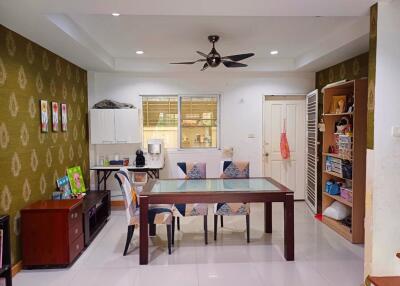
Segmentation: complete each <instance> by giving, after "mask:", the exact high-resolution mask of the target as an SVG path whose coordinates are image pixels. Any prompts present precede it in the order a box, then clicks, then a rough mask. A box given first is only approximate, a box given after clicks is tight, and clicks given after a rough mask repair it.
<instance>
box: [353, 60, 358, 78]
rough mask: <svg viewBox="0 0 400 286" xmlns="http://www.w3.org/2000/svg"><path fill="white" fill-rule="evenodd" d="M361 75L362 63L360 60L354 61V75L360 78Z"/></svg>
mask: <svg viewBox="0 0 400 286" xmlns="http://www.w3.org/2000/svg"><path fill="white" fill-rule="evenodd" d="M359 73H360V62H359V60H358V59H354V61H353V75H354V76H358V74H359Z"/></svg>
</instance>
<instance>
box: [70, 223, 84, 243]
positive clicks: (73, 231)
mask: <svg viewBox="0 0 400 286" xmlns="http://www.w3.org/2000/svg"><path fill="white" fill-rule="evenodd" d="M68 232H69V242H70V243H71V242H73V241H74V240H75V239H77V237H79V235H81V234H82V223H76V224H74V225H73V226H71V227H70V228H69V230H68Z"/></svg>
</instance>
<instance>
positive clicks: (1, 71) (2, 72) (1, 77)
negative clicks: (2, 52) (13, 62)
mask: <svg viewBox="0 0 400 286" xmlns="http://www.w3.org/2000/svg"><path fill="white" fill-rule="evenodd" d="M6 79H7V71H6V67H5V66H4V63H3V60H2V58H1V57H0V86H2V85H4V84H5V83H6Z"/></svg>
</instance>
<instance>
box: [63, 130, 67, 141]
mask: <svg viewBox="0 0 400 286" xmlns="http://www.w3.org/2000/svg"><path fill="white" fill-rule="evenodd" d="M63 137H64V141H65V142H68V133H67V132H64V133H63Z"/></svg>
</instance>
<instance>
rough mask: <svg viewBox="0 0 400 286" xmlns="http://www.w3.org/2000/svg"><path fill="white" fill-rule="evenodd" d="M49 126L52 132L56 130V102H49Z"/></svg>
mask: <svg viewBox="0 0 400 286" xmlns="http://www.w3.org/2000/svg"><path fill="white" fill-rule="evenodd" d="M51 127H52V130H53V132H58V102H54V101H53V102H52V103H51Z"/></svg>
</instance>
